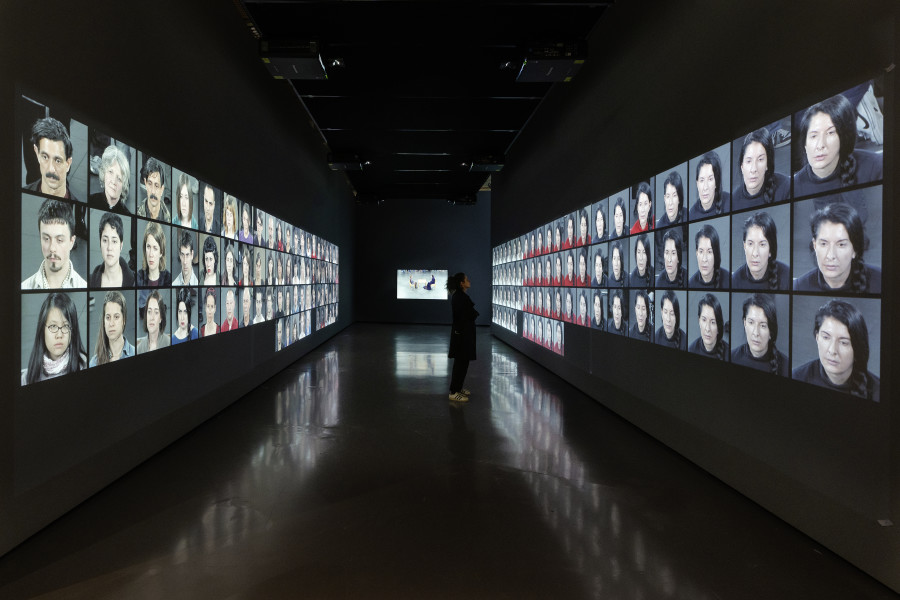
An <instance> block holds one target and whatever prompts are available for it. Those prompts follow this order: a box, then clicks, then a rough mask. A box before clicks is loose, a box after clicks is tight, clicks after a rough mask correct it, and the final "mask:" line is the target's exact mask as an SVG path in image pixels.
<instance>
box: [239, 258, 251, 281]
mask: <svg viewBox="0 0 900 600" xmlns="http://www.w3.org/2000/svg"><path fill="white" fill-rule="evenodd" d="M241 281H243V283H244V285H249V283H250V256H249V253H248V252H244V257H243V259H241Z"/></svg>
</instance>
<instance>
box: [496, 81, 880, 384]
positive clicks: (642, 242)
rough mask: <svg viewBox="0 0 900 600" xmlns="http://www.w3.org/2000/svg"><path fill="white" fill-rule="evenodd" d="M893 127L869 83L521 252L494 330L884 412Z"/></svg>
mask: <svg viewBox="0 0 900 600" xmlns="http://www.w3.org/2000/svg"><path fill="white" fill-rule="evenodd" d="M884 123H885V117H884V89H883V81H882V80H881V79H876V80H866V81H861V82H860V83H859V84H858V85H855V86H853V87H852V88H850V89H846V90H837V91H836V93H834V94H832V95H830V96H828V97H824V98H821V100H820V101H818V102H816V103H814V104H813V105H811V106H797V107H796V109H795V112H794V113H793V114H789V115H784V116H783V117H782V118H780V119H776V120H774V121H771V122H768V123H760V124H759V126H758V127H756V128H754V129H752V130H751V131H747V132H745V133H744V134H743V135H741V136H739V137H738V138H737V139H735V140H732V141H730V142H727V143H723V144H721V145H719V146H717V147H714V148H710V149H709V150H708V151H706V152H703V153H701V154H699V155H697V156H690V157H684V158H685V160H684V161H683V162H681V163H680V164H677V165H674V166H673V167H672V168H669V169H666V170H664V171H662V172H660V173H656V174H650V175H649V176H648V177H646V178H645V179H643V180H641V181H638V182H636V183H635V184H634V185H632V186H630V187H628V188H626V189H624V190H621V191H615V192H614V193H612V194H611V195H608V196H602V197H598V198H595V199H590V201H589V202H588V203H586V205H585V206H584V207H583V208H580V209H578V210H575V211H573V212H570V213H567V214H564V215H561V216H559V217H558V218H555V219H553V220H551V221H550V222H549V223H545V224H542V225H539V226H537V227H535V228H534V229H533V230H531V231H528V232H526V233H524V234H522V235H520V236H517V237H515V238H513V239H511V240H508V241H506V242H505V243H503V244H501V245H499V246H497V247H495V248H494V250H493V301H492V302H493V322H494V323H495V324H496V325H498V326H500V327H503V328H505V329H508V330H509V331H512V332H514V333H515V334H517V335H520V336H522V337H523V338H524V339H526V340H528V341H531V342H534V343H535V344H538V345H540V346H542V347H544V348H546V349H548V350H551V351H553V352H556V353H558V354H563V355H564V354H566V353H567V352H569V351H574V352H588V351H590V349H589V348H572V347H568V348H567V347H565V345H564V344H563V341H564V340H563V338H564V336H565V331H566V327H567V326H568V327H586V328H590V329H593V330H595V331H597V335H598V336H603V335H618V336H622V337H627V338H629V339H632V340H635V341H636V342H646V343H649V344H658V345H660V346H664V347H668V348H672V349H673V350H676V351H682V352H690V353H694V354H697V355H699V356H703V357H706V358H709V359H710V360H717V361H722V362H730V363H732V364H735V365H740V366H741V367H745V368H748V369H754V370H757V371H762V372H766V373H770V374H771V375H773V376H775V377H784V378H792V379H794V380H796V381H801V382H804V383H808V384H810V385H814V386H819V387H822V388H827V389H830V390H834V391H836V392H839V393H842V394H846V395H847V396H849V397H856V398H863V399H867V400H870V401H873V402H879V401H881V400H882V394H881V373H882V372H883V371H884V370H885V369H886V368H889V365H884V364H882V360H881V343H882V339H881V329H882V328H881V320H882V310H883V307H882V278H883V274H882V268H883V261H882V248H883V236H884V231H883V226H882V206H883V201H884V198H883V196H884V192H883V189H884V186H883V179H884V172H883V150H884V146H885V131H886V130H885V127H884ZM887 275H888V276H889V273H888V274H887ZM588 338H593V336H588ZM588 338H585V337H584V336H579V338H578V339H588ZM686 382H687V380H686Z"/></svg>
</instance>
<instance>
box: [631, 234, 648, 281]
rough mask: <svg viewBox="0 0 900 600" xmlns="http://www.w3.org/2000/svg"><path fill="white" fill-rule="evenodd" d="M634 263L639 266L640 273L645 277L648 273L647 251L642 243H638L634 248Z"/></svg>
mask: <svg viewBox="0 0 900 600" xmlns="http://www.w3.org/2000/svg"><path fill="white" fill-rule="evenodd" d="M634 261H635V263H636V264H637V269H638V273H639V274H641V275H644V274H645V273H646V272H647V249H646V248H645V247H644V244H642V243H641V242H637V245H635V247H634Z"/></svg>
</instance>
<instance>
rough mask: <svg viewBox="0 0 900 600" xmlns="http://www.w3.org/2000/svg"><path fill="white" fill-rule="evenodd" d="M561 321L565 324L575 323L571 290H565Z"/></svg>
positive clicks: (573, 300)
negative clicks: (564, 305)
mask: <svg viewBox="0 0 900 600" xmlns="http://www.w3.org/2000/svg"><path fill="white" fill-rule="evenodd" d="M562 320H563V321H565V322H566V323H573V322H574V321H575V299H574V298H573V297H572V290H566V308H565V311H564V312H563V315H562Z"/></svg>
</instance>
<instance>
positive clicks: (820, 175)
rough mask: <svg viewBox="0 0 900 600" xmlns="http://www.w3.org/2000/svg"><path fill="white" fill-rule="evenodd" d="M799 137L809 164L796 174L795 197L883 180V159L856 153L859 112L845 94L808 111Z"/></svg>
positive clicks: (802, 120)
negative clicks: (857, 117)
mask: <svg viewBox="0 0 900 600" xmlns="http://www.w3.org/2000/svg"><path fill="white" fill-rule="evenodd" d="M798 134H799V135H798V136H797V139H799V140H801V142H802V143H803V144H804V150H805V159H806V160H805V164H804V165H803V167H802V168H801V169H800V170H799V171H797V172H796V173H794V196H795V197H799V196H805V195H807V194H815V193H817V192H825V191H828V190H834V189H838V188H842V187H847V186H851V185H856V184H858V183H867V182H870V181H879V180H880V179H882V178H883V176H884V172H883V161H882V157H881V155H880V154H876V153H874V152H869V151H866V150H857V149H856V136H857V127H856V108H855V107H854V106H852V105H851V104H850V101H849V100H847V98H846V97H844V96H843V95H842V94H838V95H836V96H832V97H831V98H828V99H827V100H823V101H822V102H819V103H818V104H814V105H812V106H810V107H809V108H808V109H806V112H805V113H804V114H803V117H802V118H801V119H800V126H799V131H798Z"/></svg>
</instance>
